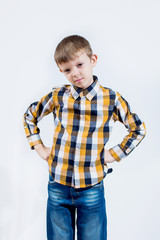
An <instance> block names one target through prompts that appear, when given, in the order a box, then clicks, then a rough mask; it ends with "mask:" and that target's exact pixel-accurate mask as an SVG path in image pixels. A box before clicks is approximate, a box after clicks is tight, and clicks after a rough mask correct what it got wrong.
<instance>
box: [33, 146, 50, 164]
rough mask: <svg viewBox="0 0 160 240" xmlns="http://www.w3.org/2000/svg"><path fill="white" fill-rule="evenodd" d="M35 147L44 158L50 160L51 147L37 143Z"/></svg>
mask: <svg viewBox="0 0 160 240" xmlns="http://www.w3.org/2000/svg"><path fill="white" fill-rule="evenodd" d="M34 149H35V150H36V152H37V153H38V155H39V156H40V157H41V158H42V159H44V160H45V161H47V162H48V158H49V154H50V152H51V148H48V147H45V146H44V145H43V144H37V145H35V146H34Z"/></svg>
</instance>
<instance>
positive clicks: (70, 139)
mask: <svg viewBox="0 0 160 240" xmlns="http://www.w3.org/2000/svg"><path fill="white" fill-rule="evenodd" d="M49 113H53V114H54V125H55V131H54V135H53V146H52V150H51V153H50V156H49V160H48V165H49V172H50V174H51V175H52V177H53V178H54V180H55V181H56V182H58V183H60V184H64V185H67V186H72V187H74V188H83V187H88V186H92V185H94V184H96V183H98V182H100V181H101V180H102V179H103V178H104V177H105V175H106V174H107V172H108V167H107V165H106V164H104V149H105V148H107V145H106V144H107V142H108V140H109V136H110V133H111V131H112V128H113V124H114V123H115V122H116V121H117V120H118V121H120V122H121V123H123V124H124V125H125V127H126V128H127V129H128V132H129V133H128V135H127V136H125V138H124V139H123V141H122V142H121V143H120V144H118V145H116V146H114V147H113V148H111V149H109V151H110V153H111V155H112V156H113V157H114V158H115V159H116V160H117V161H120V160H121V158H123V157H125V156H127V155H128V154H129V153H130V152H131V151H132V150H133V149H134V148H135V147H136V146H137V145H138V144H139V143H140V142H141V140H142V139H143V138H144V136H145V133H146V130H145V125H144V123H143V122H142V121H141V120H140V119H139V117H138V116H137V115H136V114H135V113H132V112H131V110H130V107H129V105H128V103H127V101H126V100H125V99H124V98H123V97H122V96H121V95H120V94H119V93H118V92H114V91H113V90H111V89H109V88H104V87H102V86H101V85H100V84H99V81H98V78H97V77H96V76H94V82H93V84H92V85H91V86H89V87H88V88H87V89H85V90H83V91H82V89H80V88H77V87H75V86H70V85H64V86H62V87H59V88H54V89H53V90H52V92H50V93H49V94H47V95H46V96H44V97H43V98H42V99H41V100H40V101H39V102H35V103H33V104H31V106H30V107H29V108H28V110H27V111H26V113H25V114H24V128H25V133H26V136H27V138H28V140H29V143H30V146H31V148H34V146H35V145H36V144H39V143H42V141H41V138H40V135H39V132H40V131H39V128H38V126H37V124H38V122H39V121H40V120H41V119H42V118H43V117H44V116H45V115H47V114H49Z"/></svg>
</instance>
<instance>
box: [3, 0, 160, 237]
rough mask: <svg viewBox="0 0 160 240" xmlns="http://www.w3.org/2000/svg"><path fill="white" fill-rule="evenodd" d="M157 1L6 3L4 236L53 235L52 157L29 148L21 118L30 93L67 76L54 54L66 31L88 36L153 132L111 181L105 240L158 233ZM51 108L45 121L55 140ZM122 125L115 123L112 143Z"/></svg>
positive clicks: (107, 80) (112, 80) (46, 133)
mask: <svg viewBox="0 0 160 240" xmlns="http://www.w3.org/2000/svg"><path fill="white" fill-rule="evenodd" d="M159 12H160V3H159V1H158V0H152V1H151V0H150V1H149V0H134V1H133V0H131V1H127V0H122V1H118V0H114V1H107V0H100V1H96V0H88V1H86V0H81V1H75V0H74V1H73V0H68V1H65V0H59V1H54V0H45V1H42V0H14V1H11V0H5V1H3V2H2V1H1V2H0V35H1V36H0V66H1V71H0V79H1V88H0V89H1V136H2V137H1V161H0V168H1V174H0V180H1V181H0V192H1V197H0V203H1V205H0V239H1V240H28V239H29V240H44V239H46V226H45V222H46V221H45V217H46V202H47V181H48V167H47V163H45V162H44V161H43V160H41V159H40V158H39V157H38V156H37V155H36V153H35V152H34V151H31V150H30V148H29V145H28V143H27V140H26V138H25V134H24V130H23V124H22V117H23V114H24V112H25V110H26V108H27V107H28V106H29V104H30V103H32V102H33V101H36V100H39V99H40V98H41V97H42V96H43V95H45V94H47V93H48V92H49V91H50V90H51V88H52V87H53V86H54V85H59V84H63V83H66V80H65V79H64V77H63V76H62V75H61V73H60V72H59V71H58V69H57V67H56V64H55V63H54V60H53V54H54V50H55V47H56V45H57V44H58V42H59V41H60V40H61V39H62V38H64V37H65V36H67V35H70V34H80V35H82V36H84V37H86V38H87V39H88V40H89V41H90V42H91V45H92V48H93V50H94V52H95V53H97V54H98V56H99V59H98V65H97V67H96V69H95V70H94V73H95V74H96V75H98V76H99V81H100V83H101V84H102V85H103V86H108V87H110V88H112V89H113V90H115V91H119V92H120V93H121V94H122V96H123V97H124V98H126V99H127V100H128V102H129V103H130V105H131V107H132V109H134V111H135V112H136V113H137V114H138V115H139V116H140V118H142V119H143V120H144V122H145V123H146V127H147V135H146V138H145V139H144V140H143V141H142V143H141V144H140V145H139V147H138V148H137V149H135V151H133V152H132V153H131V155H129V156H128V157H127V158H126V159H123V160H122V161H121V163H114V164H112V167H113V168H114V172H113V173H112V174H111V175H108V176H107V178H106V179H105V191H106V201H107V212H108V240H115V239H119V240H128V239H129V240H135V239H136V240H142V239H145V240H150V239H154V240H158V239H160V231H159V228H158V227H159V226H158V224H159V221H160V217H159V216H160V207H159V202H160V187H159V180H160V176H159V175H160V174H159V172H160V162H159V134H160V133H159V118H160V111H159V104H158V100H159V99H158V94H159V81H160V71H159V68H160V57H159V56H160V45H159V43H160V32H159V21H160V17H159ZM52 121H53V120H52V116H48V117H46V118H45V119H44V120H43V121H42V122H41V123H40V127H41V136H42V138H43V140H44V143H45V144H46V145H47V146H49V145H50V144H51V143H52V131H51V129H53V126H52ZM125 133H126V131H125V129H124V128H123V127H122V126H121V125H120V124H116V125H115V128H114V131H113V134H112V138H111V140H110V142H109V144H108V147H110V146H112V145H113V144H115V143H118V142H119V141H120V140H121V139H122V137H123V136H124V134H125Z"/></svg>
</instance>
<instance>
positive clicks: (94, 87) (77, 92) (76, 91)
mask: <svg viewBox="0 0 160 240" xmlns="http://www.w3.org/2000/svg"><path fill="white" fill-rule="evenodd" d="M93 80H94V81H93V83H92V84H91V85H90V86H89V87H88V88H86V89H85V90H82V89H81V88H78V87H77V86H74V85H72V86H71V94H72V96H73V97H74V99H77V98H78V97H79V96H80V97H81V96H85V97H86V98H88V100H90V101H91V100H92V98H93V97H94V96H95V95H96V94H97V93H98V91H99V88H100V84H99V81H98V78H97V76H93Z"/></svg>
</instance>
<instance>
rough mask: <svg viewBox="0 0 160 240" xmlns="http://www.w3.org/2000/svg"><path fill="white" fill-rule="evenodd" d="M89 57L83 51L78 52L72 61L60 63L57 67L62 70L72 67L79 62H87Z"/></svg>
mask: <svg viewBox="0 0 160 240" xmlns="http://www.w3.org/2000/svg"><path fill="white" fill-rule="evenodd" d="M89 60H90V59H89V57H88V55H87V54H86V53H85V52H84V51H83V52H82V51H80V52H77V53H76V55H75V57H74V58H73V59H72V60H69V61H68V62H65V63H60V64H59V66H60V67H61V68H64V67H69V66H72V65H75V64H77V63H78V62H80V61H89Z"/></svg>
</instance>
